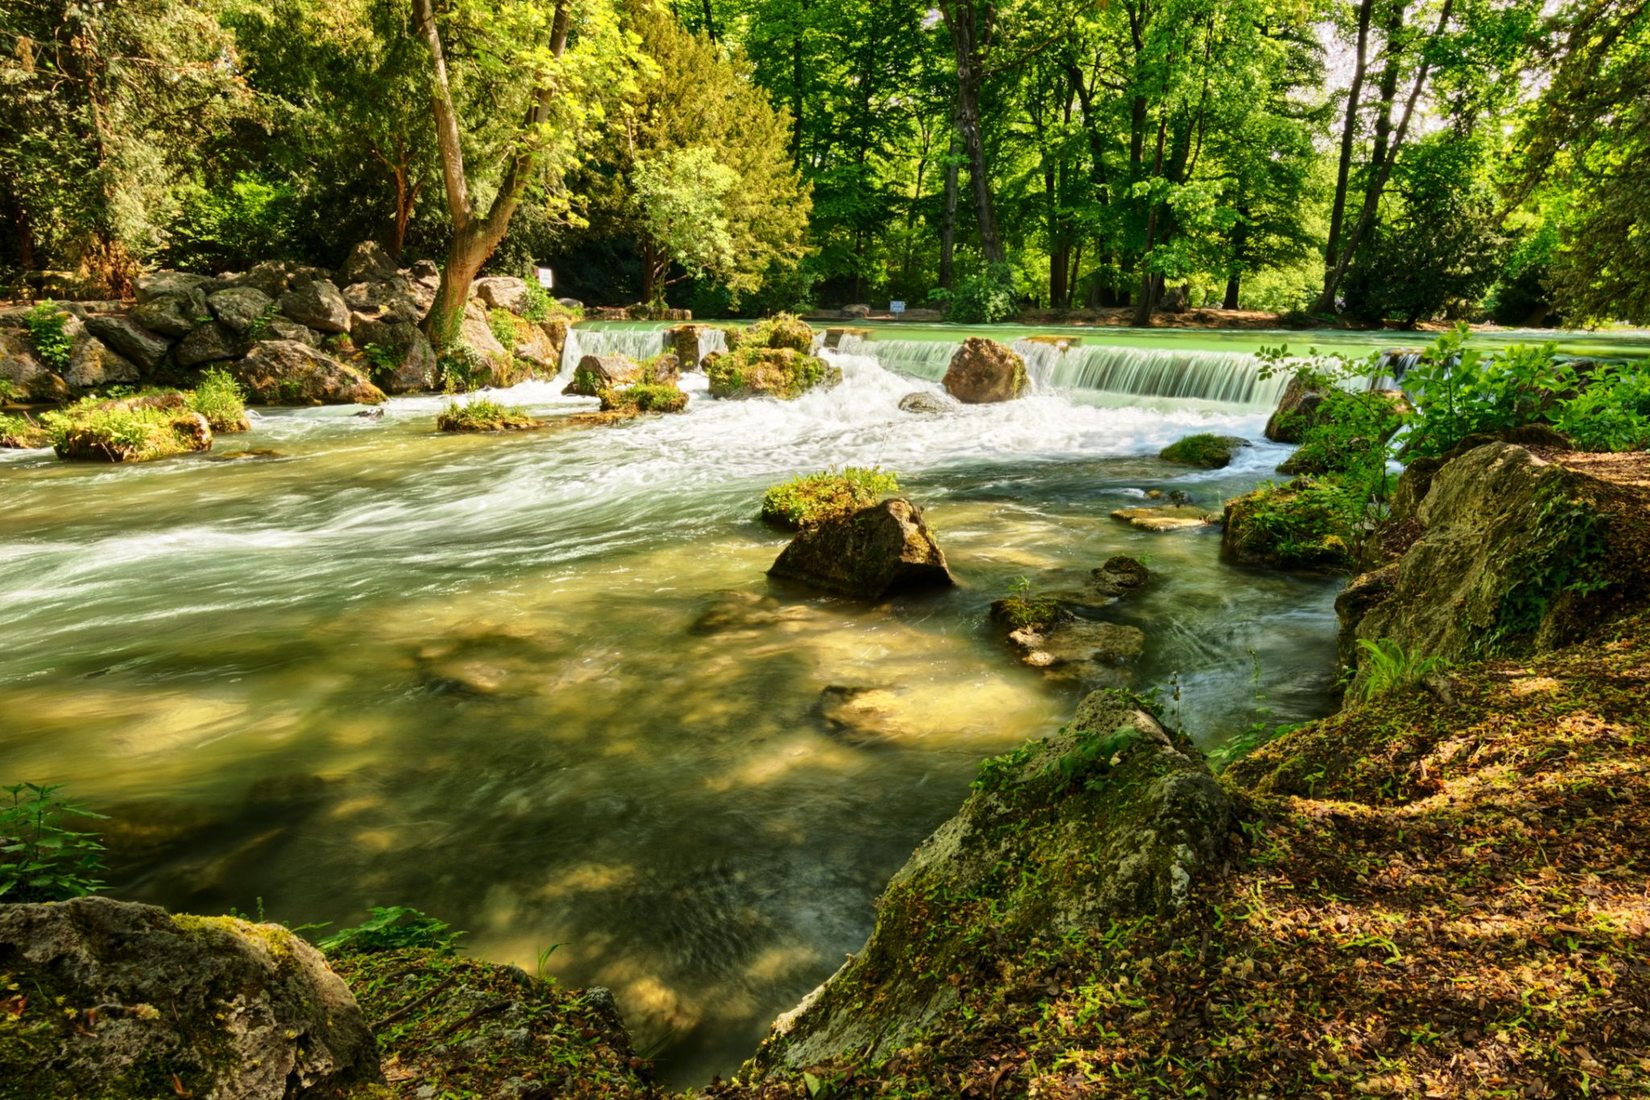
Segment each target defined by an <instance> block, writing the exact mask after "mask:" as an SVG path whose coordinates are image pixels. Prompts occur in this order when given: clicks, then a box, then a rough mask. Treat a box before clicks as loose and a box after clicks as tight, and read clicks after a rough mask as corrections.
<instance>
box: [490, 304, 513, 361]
mask: <svg viewBox="0 0 1650 1100" xmlns="http://www.w3.org/2000/svg"><path fill="white" fill-rule="evenodd" d="M487 327H488V328H490V329H492V330H493V339H495V340H497V341H498V342H499V343H501V344H503V345H504V350H505V351H507V352H511V353H514V352H515V350H516V345H517V344H519V343H521V330H520V329H519V328H517V327H516V315H515V314H514V313H511V312H510V311H509V310H507V309H491V310H488V311H487Z"/></svg>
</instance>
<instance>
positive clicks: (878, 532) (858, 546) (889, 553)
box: [768, 497, 956, 600]
mask: <svg viewBox="0 0 1650 1100" xmlns="http://www.w3.org/2000/svg"><path fill="white" fill-rule="evenodd" d="M768 575H769V576H772V577H781V578H784V579H787V580H795V581H801V582H802V583H804V584H808V585H812V586H813V587H815V588H821V589H824V590H825V591H827V592H836V593H839V594H841V595H844V596H853V597H856V598H859V599H867V600H878V599H881V598H882V597H884V596H887V595H890V594H892V593H894V592H904V591H911V590H917V589H924V588H948V587H950V586H952V585H954V584H955V583H956V581H955V580H954V579H953V578H952V576H951V570H950V569H949V568H948V567H947V566H946V564H945V554H944V552H943V551H941V550H940V546H939V543H937V542H935V541H934V536H933V534H932V533H930V532H929V530H928V526H927V524H925V523H923V521H922V510H921V509H920V508H918V507H917V506H916V505H915V504H912V503H911V502H910V501H909V500H906V499H905V498H904V497H894V498H892V499H890V500H885V501H882V502H881V503H880V504H873V505H872V506H870V507H869V508H863V509H861V510H860V511H858V512H854V513H852V514H850V515H846V516H841V517H837V518H833V519H829V520H826V521H824V522H822V523H819V524H817V525H815V526H813V527H808V528H804V529H803V530H802V531H800V532H798V533H797V536H796V537H795V538H794V539H792V540H791V543H790V545H789V546H787V547H785V549H784V550H783V551H781V552H780V554H779V558H778V559H777V560H776V561H775V562H774V563H773V567H772V568H770V569H769V570H768Z"/></svg>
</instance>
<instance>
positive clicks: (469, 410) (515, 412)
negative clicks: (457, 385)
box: [435, 400, 545, 432]
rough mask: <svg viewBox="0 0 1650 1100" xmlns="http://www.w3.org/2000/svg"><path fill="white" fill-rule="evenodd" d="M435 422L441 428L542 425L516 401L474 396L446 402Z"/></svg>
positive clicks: (507, 428)
mask: <svg viewBox="0 0 1650 1100" xmlns="http://www.w3.org/2000/svg"><path fill="white" fill-rule="evenodd" d="M435 426H436V430H437V431H443V432H530V431H535V430H537V429H539V428H542V427H544V426H545V421H543V420H540V419H539V418H538V417H535V416H531V415H529V414H528V412H527V410H525V409H523V408H521V407H520V406H517V405H500V404H499V403H498V402H496V401H486V400H474V401H466V402H464V403H462V404H460V403H457V402H454V403H453V404H450V405H448V406H447V407H446V408H444V409H442V410H441V412H440V413H439V414H438V415H437V416H436V418H435Z"/></svg>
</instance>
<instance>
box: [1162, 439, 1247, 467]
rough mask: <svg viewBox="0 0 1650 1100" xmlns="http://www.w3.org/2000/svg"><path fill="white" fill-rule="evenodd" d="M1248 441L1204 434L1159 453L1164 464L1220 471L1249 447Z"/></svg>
mask: <svg viewBox="0 0 1650 1100" xmlns="http://www.w3.org/2000/svg"><path fill="white" fill-rule="evenodd" d="M1248 445H1249V443H1248V440H1245V439H1239V438H1238V437H1237V436H1233V435H1212V434H1210V433H1208V432H1202V433H1199V434H1197V435H1189V436H1187V437H1186V438H1185V439H1181V440H1178V441H1176V442H1174V443H1171V444H1169V445H1168V446H1167V447H1164V448H1163V450H1162V451H1160V452H1159V453H1158V456H1157V457H1159V458H1161V459H1162V460H1163V461H1164V462H1173V463H1176V464H1178V465H1181V466H1197V467H1199V468H1201V469H1205V470H1218V469H1220V468H1221V467H1223V466H1228V465H1230V464H1231V462H1232V456H1233V455H1235V454H1236V453H1237V452H1238V450H1239V449H1240V448H1243V447H1247V446H1248Z"/></svg>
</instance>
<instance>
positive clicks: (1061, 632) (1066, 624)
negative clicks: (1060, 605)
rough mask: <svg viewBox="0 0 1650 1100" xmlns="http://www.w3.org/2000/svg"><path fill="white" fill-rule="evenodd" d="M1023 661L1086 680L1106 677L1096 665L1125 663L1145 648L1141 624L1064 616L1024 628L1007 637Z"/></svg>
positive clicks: (1033, 665)
mask: <svg viewBox="0 0 1650 1100" xmlns="http://www.w3.org/2000/svg"><path fill="white" fill-rule="evenodd" d="M1008 640H1009V642H1010V644H1012V645H1013V646H1014V647H1015V649H1017V650H1018V651H1019V653H1020V660H1021V661H1022V662H1024V663H1025V664H1028V665H1030V666H1031V667H1032V668H1045V669H1064V670H1066V671H1068V672H1071V673H1073V674H1075V675H1076V676H1078V677H1079V678H1083V679H1102V680H1103V679H1107V678H1108V677H1104V676H1100V675H1097V672H1098V669H1097V668H1096V667H1094V666H1102V665H1109V666H1118V665H1126V664H1129V663H1131V662H1133V661H1134V660H1136V659H1137V658H1138V657H1139V656H1140V654H1141V652H1142V651H1144V649H1145V648H1146V634H1145V632H1144V631H1142V630H1141V629H1140V628H1139V627H1133V626H1124V625H1122V624H1120V623H1106V622H1098V621H1096V620H1093V619H1079V618H1075V617H1072V616H1069V615H1068V616H1065V617H1063V618H1061V619H1059V620H1057V621H1055V622H1053V623H1049V624H1041V623H1039V624H1034V625H1031V626H1025V627H1021V628H1020V629H1018V630H1015V631H1013V632H1011V633H1010V634H1009V636H1008Z"/></svg>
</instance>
